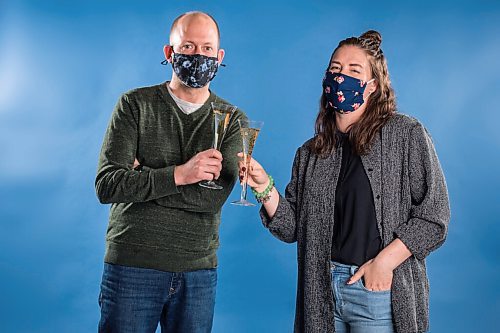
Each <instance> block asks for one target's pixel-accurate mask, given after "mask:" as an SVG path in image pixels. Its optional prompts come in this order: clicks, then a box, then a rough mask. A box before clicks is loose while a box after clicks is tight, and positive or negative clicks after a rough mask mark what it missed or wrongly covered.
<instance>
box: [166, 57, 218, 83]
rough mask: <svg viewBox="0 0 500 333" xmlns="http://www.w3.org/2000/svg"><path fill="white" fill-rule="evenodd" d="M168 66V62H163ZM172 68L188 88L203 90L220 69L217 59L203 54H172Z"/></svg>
mask: <svg viewBox="0 0 500 333" xmlns="http://www.w3.org/2000/svg"><path fill="white" fill-rule="evenodd" d="M162 63H163V64H166V61H164V62H162ZM172 68H173V70H174V73H175V75H177V77H178V78H179V80H180V81H181V82H182V83H184V84H185V85H186V86H188V87H191V88H202V87H204V86H206V85H207V84H208V82H210V81H211V80H212V79H213V78H214V77H215V73H217V70H218V69H219V63H218V62H217V58H216V57H207V56H204V55H201V54H182V53H173V54H172Z"/></svg>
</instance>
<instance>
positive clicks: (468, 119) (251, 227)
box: [0, 0, 500, 333]
mask: <svg viewBox="0 0 500 333" xmlns="http://www.w3.org/2000/svg"><path fill="white" fill-rule="evenodd" d="M189 10H202V11H206V12H208V13H210V14H212V15H213V16H214V17H215V18H216V19H217V20H218V22H219V25H220V29H221V38H222V44H221V46H222V47H223V48H225V50H226V58H225V59H224V62H225V63H226V64H227V67H225V68H222V69H221V70H220V71H219V73H218V74H217V78H216V79H215V80H214V81H213V83H212V85H211V88H212V90H214V91H215V92H216V93H217V94H218V95H220V96H222V97H224V98H226V99H228V100H229V101H231V102H232V103H234V104H236V105H238V106H239V107H241V108H242V109H243V110H245V111H246V112H247V114H248V116H249V117H250V118H253V119H258V120H264V121H265V125H264V128H263V130H262V132H261V135H260V136H259V138H258V140H257V144H256V148H255V157H256V158H257V159H258V160H259V161H261V162H262V164H263V165H264V166H265V167H266V169H267V170H268V172H269V173H271V174H272V175H273V176H274V178H275V180H276V183H277V187H278V189H279V190H281V191H282V190H284V188H285V186H286V184H287V182H288V180H289V179H290V171H291V164H292V159H293V156H294V153H295V150H296V148H297V147H299V146H300V145H301V144H302V143H303V142H304V141H305V140H307V139H308V138H309V137H311V136H312V135H313V133H314V129H313V125H314V120H315V116H316V113H317V111H318V103H319V97H320V94H321V80H322V77H323V73H324V70H325V68H326V66H327V64H328V60H329V57H330V54H331V52H332V51H333V49H334V48H335V46H336V45H337V43H338V42H339V41H340V40H341V39H344V38H346V37H349V36H358V35H360V34H361V33H362V32H364V31H366V30H368V29H376V30H378V31H380V32H381V34H382V37H383V42H382V49H383V51H384V53H385V55H386V56H387V59H388V63H389V71H390V74H391V78H392V83H393V86H394V88H395V90H396V95H397V101H398V105H399V111H400V112H402V113H406V114H409V115H412V116H414V117H417V118H418V119H419V120H421V121H422V122H423V123H424V125H425V126H426V127H427V128H428V129H429V131H430V133H431V134H432V137H433V140H434V143H435V146H436V149H437V151H438V155H439V157H440V160H441V164H442V167H443V169H444V173H445V176H446V178H447V182H448V189H449V192H450V198H451V208H452V220H451V224H450V229H449V235H448V239H447V242H446V243H445V244H444V246H443V247H442V248H440V249H439V250H438V251H437V252H435V253H433V254H431V255H430V257H429V258H428V271H429V277H430V283H431V304H430V308H431V332H497V331H499V330H500V325H499V323H498V314H499V313H500V288H499V287H498V286H499V284H500V260H499V259H500V255H499V254H500V251H499V250H498V244H499V241H500V237H499V232H500V226H499V222H500V221H499V216H500V202H499V201H500V195H499V186H500V176H499V170H500V149H499V148H500V130H499V129H498V127H499V122H500V109H499V106H498V96H499V95H500V60H499V59H500V56H499V54H500V25H499V23H498V22H499V21H500V2H498V1H486V0H478V1H472V0H471V1H452V0H449V1H406V2H402V1H401V2H391V1H356V2H346V1H326V0H324V1H229V0H227V1H210V2H202V1H166V0H164V1H130V0H127V1H124V0H122V1H117V0H112V1H81V0H79V1H43V2H42V1H26V0H20V1H14V0H7V1H6V0H0V147H1V148H2V150H1V154H0V331H1V332H75V333H79V332H95V331H96V326H97V322H98V319H99V308H98V304H97V296H98V292H99V283H100V279H101V274H102V267H103V255H104V237H105V231H106V227H107V219H108V211H109V206H107V205H101V204H99V202H98V200H97V198H96V195H95V192H94V177H95V171H96V165H97V157H98V153H99V150H100V147H101V143H102V139H103V135H104V131H105V129H106V126H107V123H108V120H109V119H110V115H111V112H112V110H113V107H114V105H115V103H116V101H117V100H118V98H119V96H120V95H121V94H122V93H123V92H125V91H127V90H130V89H132V88H136V87H140V86H147V85H153V84H158V83H160V82H163V81H165V80H167V79H170V77H171V67H170V66H161V65H160V61H161V60H163V53H162V47H163V45H164V44H166V43H167V42H168V33H169V29H170V25H171V23H172V21H173V19H174V18H175V17H177V16H178V15H179V14H181V13H183V12H185V11H189ZM239 190H240V188H239V187H238V186H237V187H236V188H235V190H234V191H233V193H232V195H231V197H230V200H235V199H237V197H238V193H239ZM252 200H253V199H252ZM257 210H258V208H243V207H235V206H231V205H229V204H226V205H225V206H224V208H223V217H222V224H221V235H220V236H221V247H220V249H219V252H218V255H219V282H218V291H217V303H216V312H215V319H214V330H213V331H214V332H291V331H292V327H293V318H294V307H295V290H296V254H295V253H296V252H295V250H296V247H295V245H289V244H285V243H282V242H280V241H278V240H276V239H275V238H273V237H272V236H271V235H270V233H269V232H268V231H267V230H265V229H264V228H263V227H262V225H261V222H260V220H259V218H258V214H257Z"/></svg>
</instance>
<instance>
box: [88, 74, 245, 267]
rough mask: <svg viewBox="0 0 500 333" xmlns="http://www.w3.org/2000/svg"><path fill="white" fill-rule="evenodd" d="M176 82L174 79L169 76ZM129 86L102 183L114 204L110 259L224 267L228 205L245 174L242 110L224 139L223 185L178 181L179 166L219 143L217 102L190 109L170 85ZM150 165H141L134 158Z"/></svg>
mask: <svg viewBox="0 0 500 333" xmlns="http://www.w3.org/2000/svg"><path fill="white" fill-rule="evenodd" d="M167 83H168V82H167ZM167 83H162V84H160V85H156V86H151V87H145V88H139V89H135V90H132V91H129V92H127V93H125V94H124V95H122V96H121V98H120V100H119V101H118V103H117V105H116V107H115V109H114V111H113V114H112V116H111V120H110V123H109V126H108V129H107V131H106V134H105V137H104V142H103V145H102V149H101V153H100V156H99V164H98V170H97V177H96V181H95V187H96V192H97V196H98V198H99V201H100V202H101V203H112V206H111V211H110V217H109V225H108V230H107V235H106V255H105V259H104V260H105V262H107V263H112V264H118V265H124V266H132V267H143V268H153V269H157V270H163V271H170V272H182V271H192V270H198V269H208V268H214V267H216V266H217V256H216V250H217V248H218V246H219V223H220V212H221V208H222V205H223V204H224V202H225V201H226V199H227V197H228V196H229V193H230V192H231V190H232V188H233V186H234V184H235V181H236V179H237V176H238V166H237V160H238V157H237V156H236V154H237V153H238V152H239V151H241V149H242V148H241V145H242V144H241V137H240V134H239V126H238V122H237V120H238V119H242V118H245V115H244V113H243V112H242V111H240V110H237V111H236V112H235V113H234V114H233V116H232V117H231V120H230V123H229V125H228V130H227V132H226V135H225V137H224V140H223V142H222V148H221V153H222V156H223V158H224V160H223V162H222V172H221V175H220V177H219V179H218V181H217V182H218V183H219V184H220V185H222V186H223V187H224V189H223V190H211V189H206V188H204V187H201V186H199V185H198V184H191V185H185V186H176V185H175V181H174V167H175V166H176V165H181V164H184V163H185V162H187V161H188V160H189V159H190V158H191V157H193V156H194V155H196V154H197V153H198V152H201V151H204V150H207V149H209V148H211V146H212V138H213V136H214V126H213V115H212V111H211V108H210V102H214V101H217V102H224V103H227V102H226V101H224V100H222V99H220V98H219V97H217V96H216V95H215V94H214V93H212V92H211V94H210V97H209V98H208V100H207V101H206V102H205V104H204V105H203V106H202V107H201V108H200V109H199V110H197V111H195V112H193V113H191V114H190V115H186V114H185V113H183V112H182V111H181V110H180V109H179V108H178V106H177V104H176V103H175V102H174V100H173V99H172V97H171V96H170V94H169V93H168V90H167V87H166V84H167ZM135 158H137V160H138V161H139V162H140V163H141V165H143V166H145V167H144V168H143V170H142V171H136V170H134V169H133V168H132V167H133V163H134V159H135Z"/></svg>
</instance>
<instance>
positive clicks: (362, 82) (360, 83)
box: [359, 80, 366, 88]
mask: <svg viewBox="0 0 500 333" xmlns="http://www.w3.org/2000/svg"><path fill="white" fill-rule="evenodd" d="M365 83H366V82H365V81H363V80H360V81H359V85H360V87H361V88H363V86H364V85H365Z"/></svg>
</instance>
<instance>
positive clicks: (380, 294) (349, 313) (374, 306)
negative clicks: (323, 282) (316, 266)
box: [331, 262, 394, 333]
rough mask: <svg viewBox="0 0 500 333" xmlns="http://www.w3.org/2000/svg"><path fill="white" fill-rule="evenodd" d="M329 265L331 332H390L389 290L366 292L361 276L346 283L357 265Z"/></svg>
mask: <svg viewBox="0 0 500 333" xmlns="http://www.w3.org/2000/svg"><path fill="white" fill-rule="evenodd" d="M331 267H332V268H331V273H332V290H333V297H334V300H335V313H334V314H335V332H338V333H347V332H349V333H393V332H394V326H393V323H392V307H391V291H390V290H387V291H370V290H368V289H366V288H365V286H364V285H363V280H362V279H360V280H358V281H357V282H356V283H354V284H352V285H348V284H347V280H349V278H350V277H351V276H352V275H353V274H354V273H356V271H357V269H358V267H357V266H349V265H344V264H340V263H336V262H332V266H331Z"/></svg>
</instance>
